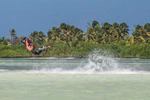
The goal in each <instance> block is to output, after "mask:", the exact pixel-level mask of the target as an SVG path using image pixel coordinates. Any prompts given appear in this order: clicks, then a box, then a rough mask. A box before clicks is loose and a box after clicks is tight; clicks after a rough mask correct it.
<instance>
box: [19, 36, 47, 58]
mask: <svg viewBox="0 0 150 100" xmlns="http://www.w3.org/2000/svg"><path fill="white" fill-rule="evenodd" d="M21 42H22V43H23V44H24V45H25V46H26V48H27V49H28V50H29V51H31V52H32V53H33V54H37V55H39V54H40V53H41V52H42V51H44V50H47V49H49V48H50V46H47V47H44V46H42V47H40V48H38V49H37V50H35V46H34V45H33V44H32V42H31V41H30V40H29V39H28V38H27V37H24V36H22V37H21Z"/></svg>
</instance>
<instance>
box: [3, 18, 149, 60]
mask: <svg viewBox="0 0 150 100" xmlns="http://www.w3.org/2000/svg"><path fill="white" fill-rule="evenodd" d="M134 27H135V29H134V30H132V32H131V33H130V34H129V31H131V30H129V26H128V25H127V24H126V23H125V22H123V23H120V24H119V23H117V22H114V23H113V24H110V23H108V22H105V23H102V24H100V23H99V22H98V21H96V20H94V21H93V22H92V23H88V27H87V32H84V31H83V30H82V29H80V28H77V27H75V26H73V25H68V24H66V23H61V24H60V26H59V27H52V28H51V29H50V30H48V32H47V34H45V33H44V32H42V31H39V32H38V31H34V32H32V33H31V34H30V35H29V38H30V40H31V41H32V42H33V43H34V44H35V45H36V46H41V45H51V47H52V50H51V52H50V53H49V54H48V56H56V55H57V56H87V55H88V53H89V52H91V51H92V50H93V49H95V48H101V49H102V48H105V49H108V48H109V49H110V50H112V51H113V52H114V53H116V55H117V56H118V57H141V56H143V55H145V56H146V58H148V57H149V56H147V54H149V51H148V49H149V43H150V23H146V24H145V25H143V26H142V25H135V26H134ZM10 36H11V38H10V39H6V38H5V37H2V38H0V44H1V46H2V45H5V49H6V47H8V45H9V46H11V47H12V48H13V46H16V45H17V46H18V47H20V48H22V49H23V46H22V44H21V43H20V38H19V37H17V34H16V30H15V29H12V30H11V31H10ZM143 46H144V47H143ZM133 47H134V48H133ZM140 47H141V48H140ZM129 48H130V49H132V51H135V50H137V48H139V51H138V52H136V54H135V52H132V54H131V52H125V51H124V50H127V49H129ZM147 48H148V49H147ZM141 50H142V51H141ZM123 51H124V53H123ZM128 51H130V50H128ZM141 52H143V53H144V52H146V54H145V53H144V54H139V53H141ZM133 54H134V55H133ZM28 56H29V55H28ZM145 56H143V57H145Z"/></svg>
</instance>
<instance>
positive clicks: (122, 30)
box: [119, 22, 129, 39]
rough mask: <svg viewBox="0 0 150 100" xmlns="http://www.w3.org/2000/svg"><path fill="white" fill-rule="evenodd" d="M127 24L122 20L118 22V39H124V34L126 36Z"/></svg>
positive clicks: (127, 32)
mask: <svg viewBox="0 0 150 100" xmlns="http://www.w3.org/2000/svg"><path fill="white" fill-rule="evenodd" d="M128 28H129V26H128V25H127V24H126V23H125V22H123V23H121V24H120V27H119V37H120V39H124V38H125V36H127V35H128V34H129V29H128Z"/></svg>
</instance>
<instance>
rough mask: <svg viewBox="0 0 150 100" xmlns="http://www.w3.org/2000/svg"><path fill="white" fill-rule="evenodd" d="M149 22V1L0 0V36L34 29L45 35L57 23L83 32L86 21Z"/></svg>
mask: <svg viewBox="0 0 150 100" xmlns="http://www.w3.org/2000/svg"><path fill="white" fill-rule="evenodd" d="M93 20H96V21H98V22H99V23H104V22H109V23H110V24H113V23H114V22H117V23H122V22H126V23H127V25H128V26H129V29H130V31H132V30H134V25H138V24H140V25H144V24H146V23H150V0H0V37H6V38H9V37H10V36H9V30H12V29H15V30H16V35H17V36H18V37H20V36H27V37H28V36H29V35H30V34H31V33H32V32H34V31H43V32H44V33H45V34H47V32H48V30H51V28H52V27H53V26H55V27H59V25H60V24H61V23H66V24H69V25H74V26H76V27H78V28H81V29H82V30H83V31H84V32H86V31H87V26H88V24H87V23H92V21H93Z"/></svg>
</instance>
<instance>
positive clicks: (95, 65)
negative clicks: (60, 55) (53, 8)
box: [0, 57, 150, 100]
mask: <svg viewBox="0 0 150 100" xmlns="http://www.w3.org/2000/svg"><path fill="white" fill-rule="evenodd" d="M95 58H96V59H95ZM149 77H150V60H149V59H114V58H111V57H94V59H93V58H92V57H90V58H87V59H40V58H30V59H23V58H21V59H20V58H15V59H14V58H13V59H0V100H148V99H149V98H150V95H149V94H150V88H149V86H150V85H149V84H150V78H149Z"/></svg>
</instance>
